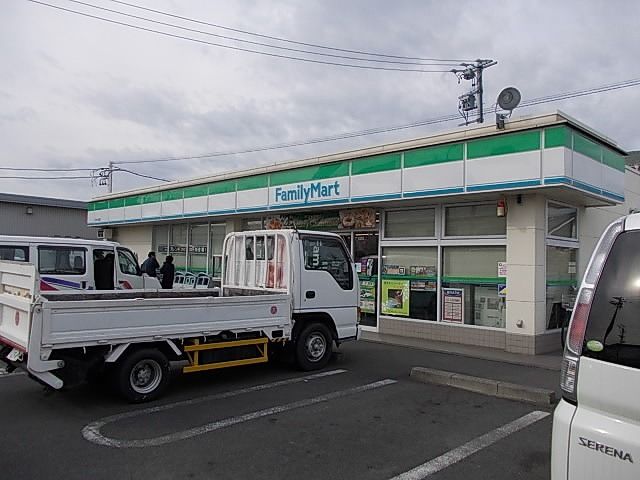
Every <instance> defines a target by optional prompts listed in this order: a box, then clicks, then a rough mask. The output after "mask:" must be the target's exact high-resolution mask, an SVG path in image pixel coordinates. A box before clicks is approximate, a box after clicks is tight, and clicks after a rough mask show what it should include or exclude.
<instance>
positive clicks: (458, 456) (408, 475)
mask: <svg viewBox="0 0 640 480" xmlns="http://www.w3.org/2000/svg"><path fill="white" fill-rule="evenodd" d="M549 415H550V414H549V413H548V412H540V411H537V410H536V411H534V412H531V413H528V414H527V415H524V416H523V417H520V418H518V419H516V420H514V421H513V422H509V423H507V424H505V425H502V426H501V427H498V428H496V429H495V430H491V431H490V432H488V433H485V434H484V435H481V436H479V437H476V438H474V439H473V440H471V441H469V442H467V443H465V444H464V445H461V446H459V447H458V448H454V449H453V450H449V451H448V452H447V453H444V454H442V455H440V456H439V457H436V458H434V459H432V460H429V461H428V462H425V463H423V464H422V465H419V466H417V467H416V468H414V469H412V470H409V471H408V472H404V473H401V474H400V475H398V476H396V477H393V478H392V479H391V480H420V479H423V478H426V477H428V476H429V475H432V474H434V473H436V472H439V471H440V470H444V469H445V468H447V467H449V466H451V465H453V464H454V463H457V462H459V461H460V460H464V459H465V458H467V457H469V456H471V455H473V454H474V453H477V452H479V451H480V450H482V449H484V448H486V447H488V446H490V445H493V444H494V443H496V442H497V441H499V440H502V439H503V438H505V437H508V436H509V435H511V434H512V433H515V432H517V431H519V430H522V429H523V428H526V427H528V426H529V425H533V424H534V423H536V422H537V421H538V420H542V419H543V418H546V417H548V416H549Z"/></svg>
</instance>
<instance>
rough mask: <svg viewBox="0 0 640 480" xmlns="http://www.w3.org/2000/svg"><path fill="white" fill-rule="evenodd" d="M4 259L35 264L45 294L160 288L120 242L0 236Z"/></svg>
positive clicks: (2, 258) (0, 252) (1, 253)
mask: <svg viewBox="0 0 640 480" xmlns="http://www.w3.org/2000/svg"><path fill="white" fill-rule="evenodd" d="M116 259H117V261H116ZM0 260H12V261H17V262H29V263H33V264H34V265H35V266H36V270H37V272H38V274H39V278H40V284H39V289H40V290H41V291H54V290H120V289H156V288H160V282H158V279H157V278H153V277H149V276H148V275H146V274H143V273H142V271H141V270H140V267H139V266H138V261H137V259H136V257H135V255H134V254H133V252H131V250H129V249H128V248H125V247H122V246H121V245H120V244H118V243H116V242H107V241H103V240H84V239H80V238H64V237H20V236H13V235H0Z"/></svg>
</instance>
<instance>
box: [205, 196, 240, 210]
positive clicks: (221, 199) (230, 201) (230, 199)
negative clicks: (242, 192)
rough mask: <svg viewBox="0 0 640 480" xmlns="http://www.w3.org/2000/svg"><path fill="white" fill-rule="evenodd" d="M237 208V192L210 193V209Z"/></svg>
mask: <svg viewBox="0 0 640 480" xmlns="http://www.w3.org/2000/svg"><path fill="white" fill-rule="evenodd" d="M235 209H236V192H228V193H218V194H216V195H209V202H208V210H209V211H210V212H219V211H227V210H235Z"/></svg>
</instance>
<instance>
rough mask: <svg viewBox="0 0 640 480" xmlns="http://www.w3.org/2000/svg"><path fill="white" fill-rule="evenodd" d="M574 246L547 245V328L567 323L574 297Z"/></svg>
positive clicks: (575, 276)
mask: <svg viewBox="0 0 640 480" xmlns="http://www.w3.org/2000/svg"><path fill="white" fill-rule="evenodd" d="M577 254H578V250H577V249H576V248H570V247H558V246H551V245H548V246H547V328H548V329H554V328H560V327H561V326H562V325H567V323H568V322H569V318H570V317H571V309H572V308H573V304H574V302H575V298H576V289H577V286H578V283H577V263H576V260H577Z"/></svg>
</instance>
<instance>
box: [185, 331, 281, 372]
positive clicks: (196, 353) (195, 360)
mask: <svg viewBox="0 0 640 480" xmlns="http://www.w3.org/2000/svg"><path fill="white" fill-rule="evenodd" d="M268 342H269V339H267V338H250V339H247V340H231V341H228V342H215V343H200V341H199V340H197V339H196V340H195V341H194V344H193V345H185V347H184V351H185V352H186V354H187V357H189V363H190V365H188V366H186V367H184V368H183V369H182V371H183V372H184V373H190V372H201V371H203V370H213V369H216V368H227V367H238V366H240V365H251V364H254V363H264V362H268V361H269V357H268V354H267V343H268ZM247 345H255V346H256V353H257V354H258V356H256V357H250V358H243V359H240V360H226V361H222V362H211V363H203V364H201V363H200V352H201V351H203V350H220V349H223V348H233V347H245V346H247Z"/></svg>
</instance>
